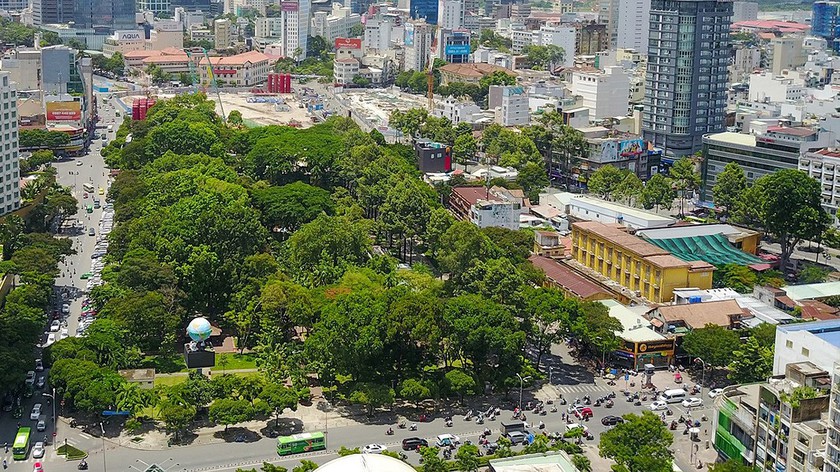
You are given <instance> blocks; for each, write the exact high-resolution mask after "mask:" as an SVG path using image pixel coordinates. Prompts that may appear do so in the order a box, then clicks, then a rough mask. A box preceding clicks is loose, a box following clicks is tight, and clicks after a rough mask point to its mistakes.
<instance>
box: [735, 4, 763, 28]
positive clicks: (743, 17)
mask: <svg viewBox="0 0 840 472" xmlns="http://www.w3.org/2000/svg"><path fill="white" fill-rule="evenodd" d="M757 19H758V2H738V1H735V2H732V22H733V23H737V22H739V21H754V20H757Z"/></svg>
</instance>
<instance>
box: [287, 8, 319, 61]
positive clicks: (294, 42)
mask: <svg viewBox="0 0 840 472" xmlns="http://www.w3.org/2000/svg"><path fill="white" fill-rule="evenodd" d="M280 11H281V14H280V18H281V19H282V21H283V38H282V44H283V53H284V54H283V55H284V56H285V57H291V58H294V59H295V60H297V61H300V60H303V59H305V58H306V51H307V47H308V43H309V41H308V39H307V38H308V37H309V26H310V23H311V18H312V17H311V16H310V14H311V12H312V0H284V1H281V2H280Z"/></svg>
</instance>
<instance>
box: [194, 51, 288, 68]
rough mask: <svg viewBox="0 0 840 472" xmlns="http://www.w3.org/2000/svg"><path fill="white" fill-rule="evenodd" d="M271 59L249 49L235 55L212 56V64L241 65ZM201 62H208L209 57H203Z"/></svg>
mask: <svg viewBox="0 0 840 472" xmlns="http://www.w3.org/2000/svg"><path fill="white" fill-rule="evenodd" d="M269 60H271V58H269V57H268V56H266V55H265V54H263V53H261V52H259V51H248V52H246V53H242V54H237V55H235V56H226V57H211V58H210V64H213V65H214V66H239V65H243V64H245V63H246V62H250V63H252V64H253V63H256V62H261V61H269ZM200 64H207V59H202V60H201V62H200Z"/></svg>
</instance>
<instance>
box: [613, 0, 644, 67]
mask: <svg viewBox="0 0 840 472" xmlns="http://www.w3.org/2000/svg"><path fill="white" fill-rule="evenodd" d="M649 22H650V0H624V1H622V2H620V3H619V5H618V30H617V31H616V38H615V41H611V42H610V47H611V48H623V49H635V50H636V51H638V52H639V53H641V54H643V55H647V49H648V33H649V32H650V29H649V28H648V23H649ZM607 31H608V32H609V31H610V28H609V25H608V26H607ZM610 33H611V32H610Z"/></svg>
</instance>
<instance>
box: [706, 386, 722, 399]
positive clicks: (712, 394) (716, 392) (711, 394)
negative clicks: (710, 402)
mask: <svg viewBox="0 0 840 472" xmlns="http://www.w3.org/2000/svg"><path fill="white" fill-rule="evenodd" d="M721 393H723V389H722V388H713V389H711V390H709V398H715V397H716V396H718V395H720V394H721Z"/></svg>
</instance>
